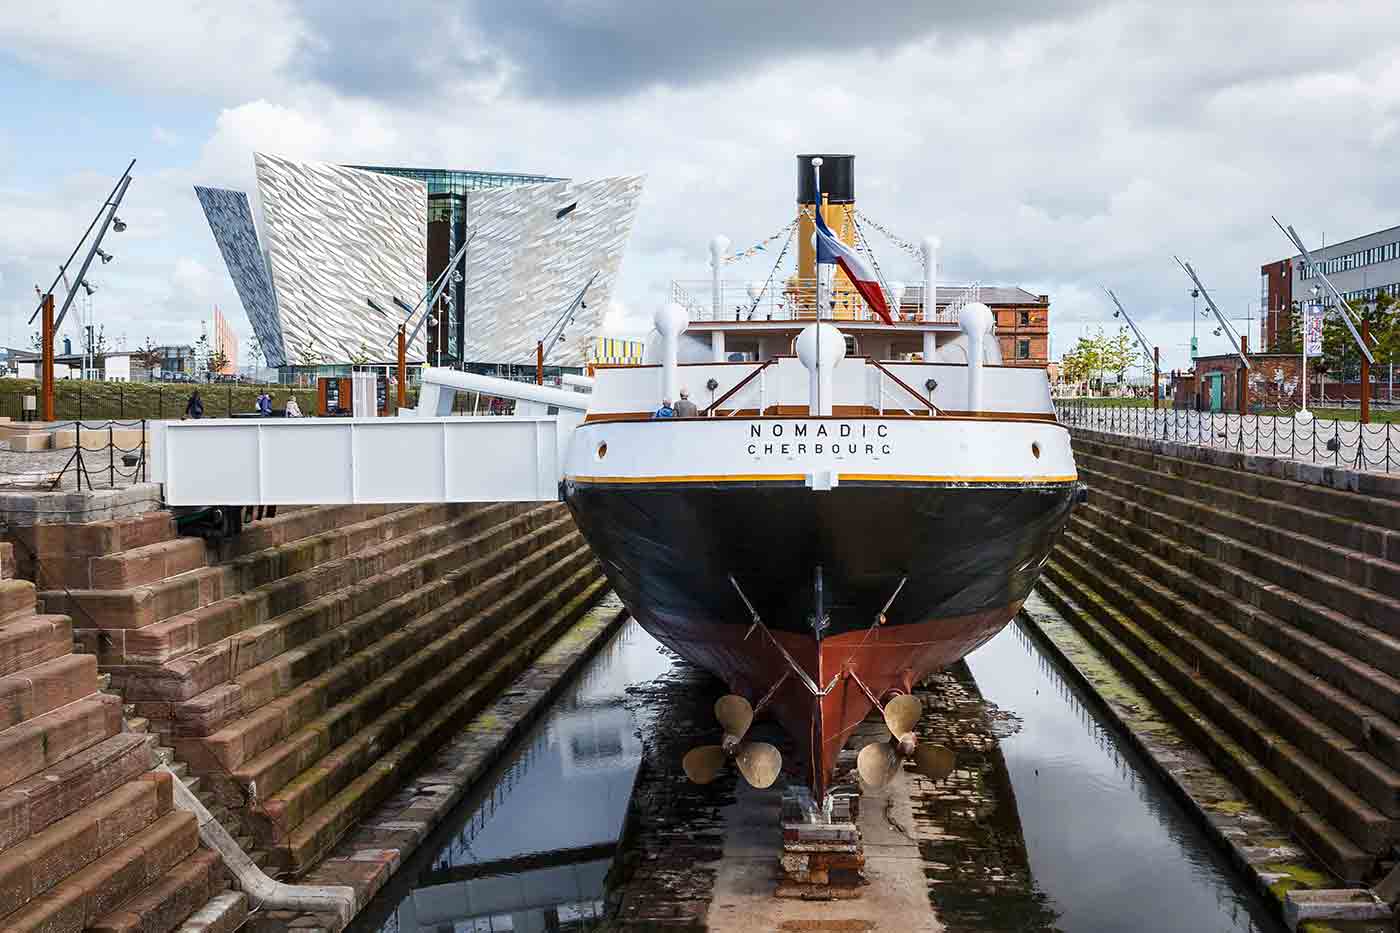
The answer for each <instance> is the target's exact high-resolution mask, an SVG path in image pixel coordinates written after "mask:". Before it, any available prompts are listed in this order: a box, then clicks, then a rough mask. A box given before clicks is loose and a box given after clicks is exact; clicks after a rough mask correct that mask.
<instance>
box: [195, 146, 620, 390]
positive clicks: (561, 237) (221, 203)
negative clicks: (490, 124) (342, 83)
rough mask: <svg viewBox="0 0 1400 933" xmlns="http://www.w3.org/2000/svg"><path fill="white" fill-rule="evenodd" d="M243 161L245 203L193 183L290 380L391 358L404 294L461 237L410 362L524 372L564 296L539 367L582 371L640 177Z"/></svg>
mask: <svg viewBox="0 0 1400 933" xmlns="http://www.w3.org/2000/svg"><path fill="white" fill-rule="evenodd" d="M253 163H254V169H255V176H256V181H257V186H256V192H255V198H250V197H249V195H248V193H247V192H244V191H236V190H230V189H225V188H210V187H201V186H196V187H195V194H196V195H197V197H198V198H199V201H200V204H201V206H202V207H203V208H204V212H205V216H206V217H207V218H208V220H209V226H210V229H211V231H212V232H213V234H214V239H215V241H216V242H217V244H218V246H219V249H220V252H221V253H222V254H223V257H224V261H225V264H226V265H227V267H228V270H229V274H230V276H231V277H232V279H233V284H234V287H235V289H236V291H237V292H238V296H239V299H240V301H241V302H242V304H243V309H244V311H245V312H246V313H247V315H248V320H249V322H250V323H251V324H252V327H253V332H254V334H255V335H256V336H257V340H258V342H259V344H260V346H261V348H262V350H263V355H264V357H265V358H266V360H267V362H268V365H269V366H276V367H279V368H281V369H282V371H283V373H284V375H287V374H289V373H290V374H292V375H293V376H295V374H297V373H301V374H306V375H309V374H312V373H315V372H321V373H323V374H326V373H327V372H328V371H334V370H340V369H343V368H344V367H346V366H347V365H353V364H364V363H369V362H378V361H384V360H387V359H389V358H391V357H392V346H393V343H394V340H395V334H396V331H397V328H398V325H399V323H400V321H401V320H402V319H403V316H404V312H403V310H402V307H401V304H407V305H409V306H413V305H416V304H418V302H419V300H420V299H421V298H423V296H424V295H425V293H426V289H427V285H428V284H429V283H431V282H433V281H436V280H437V278H438V276H439V275H440V274H441V273H442V272H443V271H444V269H445V268H446V266H447V264H448V263H449V262H450V261H451V259H452V257H453V256H455V255H456V254H457V253H458V251H459V250H460V249H461V247H462V246H463V245H466V246H467V249H466V250H465V252H464V253H463V254H462V255H461V256H460V258H459V259H458V263H457V268H456V269H455V270H452V274H451V277H450V278H449V280H448V286H447V288H446V289H445V290H444V292H443V294H442V296H441V297H440V298H439V299H438V301H437V302H436V303H435V305H434V307H433V308H431V309H430V313H429V318H428V322H427V324H426V325H425V326H424V327H423V328H422V329H421V330H420V332H419V334H418V337H417V338H416V339H415V340H414V341H413V343H412V345H411V346H410V347H409V356H410V358H411V359H413V360H415V361H424V362H427V363H430V364H432V365H442V366H458V367H465V366H473V367H475V366H480V365H493V366H499V365H502V364H504V365H522V366H523V365H529V366H531V367H533V365H534V361H535V344H536V342H537V341H538V340H540V339H542V338H543V337H544V336H545V334H546V332H548V331H549V330H550V328H551V325H553V324H554V322H555V321H556V320H558V319H559V317H560V315H561V314H563V313H565V312H566V311H568V309H569V308H570V307H571V306H575V310H574V312H573V317H572V318H571V323H572V326H571V327H570V334H571V336H572V337H573V339H572V340H571V341H568V342H558V343H555V344H554V345H553V346H551V347H550V349H549V357H548V363H549V364H550V365H551V366H581V365H582V364H583V362H584V360H585V356H586V354H587V352H588V349H589V338H590V337H592V335H593V334H594V332H595V331H596V330H597V328H598V325H599V319H600V316H601V312H602V309H604V308H605V307H607V303H608V299H609V297H610V295H611V292H612V289H613V287H614V285H615V283H616V280H617V276H618V273H619V271H620V269H621V265H622V256H623V252H624V250H625V247H626V243H627V238H628V236H629V235H630V233H631V228H632V222H633V219H634V217H635V215H636V210H637V202H638V199H639V197H640V195H641V190H642V183H643V178H642V177H641V176H636V175H624V176H616V177H611V178H600V179H595V180H588V181H575V180H572V179H567V178H554V177H550V176H545V175H523V174H507V173H500V172H476V171H455V170H446V169H429V168H403V167H392V166H351V165H338V164H334V163H328V162H305V161H295V160H292V159H286V158H282V157H280V156H275V155H269V154H265V153H255V154H254V157H253ZM580 297H581V298H582V300H581V301H578V299H580Z"/></svg>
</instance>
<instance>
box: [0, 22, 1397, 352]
mask: <svg viewBox="0 0 1400 933" xmlns="http://www.w3.org/2000/svg"><path fill="white" fill-rule="evenodd" d="M357 7H363V9H356V8H357ZM1397 39H1400V16H1397V14H1396V13H1395V8H1394V5H1393V3H1390V2H1379V0H1353V2H1349V3H1339V2H1297V0H1273V2H1269V3H1263V2H1253V0H1244V2H1239V0H1237V2H1232V3H1229V4H1221V3H1219V2H1197V0H1179V2H1177V3H1173V4H1161V3H1153V2H1109V3H1087V2H1055V0H1034V2H1031V0H981V2H977V3H968V2H956V3H954V2H945V0H896V2H876V3H867V4H856V5H852V4H849V3H837V2H835V0H808V2H804V3H793V2H787V0H782V2H778V0H772V2H765V3H759V4H754V3H750V2H739V0H709V2H705V3H695V2H673V0H650V2H645V3H643V2H635V0H634V2H626V0H558V2H549V0H499V2H494V3H493V2H486V0H479V2H474V0H458V2H454V3H435V2H431V0H400V2H397V3H378V2H377V3H373V4H360V3H355V2H339V0H313V2H303V3H296V2H292V0H243V2H240V3H227V2H224V0H123V2H120V3H100V2H96V0H90V2H65V0H50V2H45V3H26V4H19V3H9V4H4V9H3V10H0V100H3V102H4V105H3V106H0V312H3V314H4V322H5V323H4V327H3V328H0V340H3V341H4V342H5V343H7V344H9V345H19V346H23V345H27V343H28V339H29V333H30V328H29V327H28V326H27V324H26V323H25V322H26V320H27V318H28V316H29V314H30V312H31V311H32V310H33V308H34V302H35V298H34V285H35V284H36V283H38V284H40V285H42V286H47V284H48V283H49V281H50V280H51V278H52V277H53V275H54V273H55V271H56V266H57V264H58V263H59V262H61V261H62V260H63V259H64V258H65V257H66V256H67V255H68V252H69V250H70V249H71V248H72V245H73V242H74V241H75V240H76V238H77V236H78V235H79V234H80V233H81V232H82V230H83V228H84V227H85V226H86V225H87V222H88V220H89V219H90V217H91V215H92V212H93V210H94V209H95V207H96V205H97V204H98V203H100V201H101V199H102V197H103V196H104V195H105V194H106V192H107V190H108V189H109V188H110V187H111V184H112V182H113V180H114V179H115V177H116V176H117V175H118V174H120V172H121V170H122V169H123V168H124V167H125V165H126V162H127V161H128V160H129V159H131V158H135V159H137V165H136V179H135V181H134V182H133V184H132V186H131V190H130V192H129V194H128V195H127V206H124V208H123V211H122V214H123V216H124V218H125V219H126V220H127V221H128V222H129V224H130V228H129V229H128V231H127V232H126V233H124V234H122V235H121V236H120V237H116V236H115V235H113V236H112V237H111V238H110V239H109V241H108V244H107V245H108V246H109V247H110V251H111V252H113V253H115V254H117V256H118V259H117V261H115V262H113V263H112V264H111V265H110V266H106V267H102V268H99V269H98V270H97V271H95V272H94V273H92V275H91V276H90V278H91V279H92V280H93V281H95V282H97V283H98V285H99V291H98V294H97V296H96V297H95V299H94V303H95V308H96V313H97V316H98V319H99V320H100V321H103V322H105V323H106V324H107V331H108V334H109V335H119V334H125V335H126V336H127V337H128V339H129V341H130V342H131V343H132V344H138V343H140V342H142V341H143V340H144V339H145V338H146V337H147V336H150V337H153V338H155V339H156V340H157V341H160V342H166V341H188V340H190V339H192V337H193V336H194V335H195V334H197V333H198V327H199V321H200V320H201V319H204V318H207V317H208V315H209V313H210V309H211V307H212V306H213V305H214V304H216V303H217V304H219V305H220V306H222V307H223V308H224V309H225V310H226V311H227V312H229V317H230V320H231V321H233V323H234V325H235V327H236V329H238V330H239V331H240V333H242V334H243V335H244V336H245V337H246V335H247V332H248V326H247V322H246V320H245V319H244V317H243V315H242V313H241V308H240V305H239V304H238V299H237V297H236V295H235V294H234V292H233V289H232V286H231V284H230V283H229V281H228V277H227V274H226V272H225V270H224V267H223V262H222V260H221V258H220V256H219V253H218V250H217V248H216V247H215V245H214V242H213V239H212V237H211V235H210V233H209V229H208V226H207V224H206V223H205V221H204V218H203V215H202V213H201V212H200V210H199V206H198V203H197V201H196V200H195V197H194V194H193V191H192V190H191V186H192V185H194V184H196V183H199V184H213V185H222V186H231V187H241V188H248V189H251V186H252V184H253V177H252V176H253V165H252V153H253V151H254V150H264V151H268V152H272V153H278V154H281V155H285V156H288V157H292V158H305V159H324V160H331V161H337V162H352V163H353V162H361V163H387V164H394V163H398V164H406V165H432V166H444V167H453V168H480V169H492V170H500V171H522V172H537V173H542V174H550V175H567V176H572V177H575V178H583V177H589V176H597V175H603V174H618V173H632V172H639V173H645V174H646V175H647V176H648V183H647V188H646V193H645V196H644V202H643V205H642V208H641V212H640V214H639V217H638V222H637V227H636V230H635V233H634V235H633V238H632V242H631V247H630V250H629V253H628V256H627V259H626V262H625V264H624V268H623V276H622V281H621V284H620V288H619V292H618V294H617V296H616V297H617V298H618V300H619V301H621V302H622V304H623V305H624V306H625V308H626V309H627V310H628V312H630V313H632V314H634V315H637V314H643V313H648V312H649V311H650V310H651V309H653V308H654V307H656V306H657V305H658V304H659V303H660V302H662V301H664V300H665V295H666V292H667V284H668V282H669V281H670V280H671V279H672V278H704V277H705V276H706V275H707V272H706V266H705V263H706V243H707V241H708V240H709V238H710V237H711V236H713V235H714V234H715V233H724V234H726V235H728V236H729V237H730V238H731V240H733V241H734V243H735V245H736V246H738V247H742V246H745V245H748V244H750V243H752V242H754V241H756V240H759V239H761V238H763V237H765V236H767V235H768V234H770V233H773V232H774V231H775V230H777V229H778V228H780V227H781V226H782V225H783V224H784V223H785V222H786V221H787V220H788V219H789V218H790V217H791V216H792V215H793V210H794V208H793V199H794V191H793V185H794V170H795V169H794V160H793V156H794V154H795V153H797V152H800V151H848V152H854V153H856V154H857V157H858V158H857V163H856V164H857V195H858V198H859V201H860V204H861V207H862V209H863V210H864V212H865V213H866V214H868V215H869V216H871V217H872V218H874V219H875V220H877V221H879V222H880V223H882V224H883V225H885V226H886V227H888V228H889V229H891V230H893V231H895V232H896V233H899V234H901V235H902V236H904V237H907V238H909V239H918V238H919V237H920V236H922V235H924V234H926V233H934V234H937V235H938V236H940V237H941V238H942V240H943V243H944V247H945V252H944V257H943V263H942V264H943V280H944V281H949V282H970V281H981V282H983V283H988V284H991V283H996V284H1014V285H1021V286H1023V287H1025V288H1028V289H1030V290H1031V291H1033V292H1044V293H1048V294H1049V295H1050V296H1051V302H1052V316H1053V320H1054V328H1053V338H1054V347H1055V354H1056V355H1058V354H1059V352H1061V351H1062V350H1063V349H1065V348H1068V347H1069V346H1070V345H1071V344H1072V343H1073V341H1074V339H1075V338H1076V337H1078V336H1079V334H1080V333H1081V332H1082V331H1083V330H1084V329H1085V328H1089V329H1092V328H1094V327H1096V326H1099V325H1107V324H1109V323H1110V322H1111V318H1110V313H1111V308H1110V307H1109V306H1108V302H1107V299H1106V298H1105V297H1104V296H1103V295H1102V293H1101V292H1100V290H1099V285H1100V283H1104V284H1108V285H1109V286H1110V287H1112V288H1114V290H1115V291H1117V292H1118V294H1119V296H1120V297H1121V298H1122V299H1123V300H1124V302H1125V303H1126V304H1127V305H1128V306H1129V308H1130V309H1135V310H1136V311H1137V313H1138V315H1139V316H1140V317H1141V318H1142V321H1143V325H1144V329H1145V330H1146V331H1147V333H1148V336H1149V338H1150V339H1152V340H1153V341H1154V342H1157V343H1160V344H1161V346H1162V350H1163V355H1164V358H1165V360H1166V362H1167V364H1168V365H1180V364H1182V363H1183V362H1185V360H1186V359H1187V352H1188V351H1187V344H1188V341H1189V340H1190V333H1191V312H1190V303H1191V299H1190V297H1189V289H1190V286H1189V282H1188V281H1187V280H1186V279H1185V277H1184V276H1183V274H1182V273H1181V271H1180V270H1179V269H1177V267H1176V265H1175V264H1174V263H1173V262H1172V259H1171V256H1172V254H1173V253H1179V254H1181V255H1182V256H1184V257H1185V258H1188V259H1189V260H1191V261H1192V262H1193V264H1194V265H1196V267H1197V268H1198V269H1199V270H1200V272H1201V274H1202V276H1203V278H1204V279H1205V282H1206V284H1207V286H1208V287H1210V288H1211V289H1212V291H1213V294H1214V295H1215V296H1216V299H1217V301H1218V302H1219V303H1220V304H1221V305H1222V307H1224V308H1225V309H1226V310H1227V312H1229V313H1230V314H1231V315H1234V316H1239V317H1241V318H1243V317H1245V316H1246V314H1247V313H1250V310H1251V309H1254V310H1253V312H1252V313H1253V314H1254V316H1255V317H1256V324H1255V333H1257V314H1258V312H1257V305H1258V302H1259V266H1260V264H1261V263H1263V262H1266V261H1271V260H1274V259H1278V258H1282V257H1283V256H1285V255H1288V253H1289V252H1291V251H1290V250H1289V249H1288V248H1287V243H1286V241H1284V240H1283V238H1282V236H1281V235H1280V234H1279V233H1278V231H1277V230H1276V229H1275V228H1274V227H1273V225H1272V223H1271V222H1270V220H1269V215H1270V213H1278V214H1279V215H1280V216H1281V217H1282V218H1283V219H1285V220H1286V221H1288V222H1291V223H1293V224H1294V225H1295V226H1296V227H1297V228H1298V229H1299V231H1300V232H1301V233H1302V234H1303V235H1304V237H1305V239H1307V240H1308V241H1309V242H1314V243H1315V242H1318V241H1320V240H1321V239H1322V238H1323V237H1324V236H1325V237H1326V238H1327V240H1328V241H1329V242H1330V241H1334V240H1337V239H1341V238H1347V237H1350V236H1354V235H1358V234H1361V233H1364V232H1369V231H1371V230H1374V229H1378V228H1381V227H1385V226H1390V225H1393V224H1395V223H1396V222H1397V216H1396V212H1395V211H1394V209H1393V206H1394V205H1395V204H1396V203H1397V199H1396V195H1397V193H1400V190H1398V189H1400V172H1397V170H1396V166H1397V165H1400V161H1397V157H1396V153H1397V152H1400V145H1398V143H1400V140H1397V129H1398V128H1400V124H1398V123H1397V119H1400V58H1397V57H1396V56H1395V55H1394V52H1393V50H1394V47H1395V45H1396V40H1397ZM876 242H877V243H878V242H879V240H878V239H877V240H876ZM882 264H883V265H884V267H885V269H886V271H887V272H888V273H889V275H890V277H891V278H898V277H905V278H908V279H909V280H910V281H918V279H919V273H918V270H917V267H916V266H915V265H913V264H912V263H911V261H909V260H907V258H904V257H903V256H902V254H901V253H900V252H898V251H897V250H894V249H889V250H887V251H886V252H885V253H884V254H883V257H882ZM731 270H732V272H733V273H734V275H735V277H741V278H762V277H763V276H764V275H765V274H766V272H767V269H766V268H764V267H763V266H762V263H756V264H755V265H753V266H752V267H741V266H733V267H731ZM1238 326H1239V327H1240V328H1241V329H1243V328H1244V323H1243V322H1240V324H1239V325H1238ZM1201 333H1202V337H1203V343H1202V348H1203V351H1209V350H1213V349H1219V348H1221V347H1222V346H1223V344H1222V343H1221V342H1219V341H1217V340H1215V339H1213V338H1212V337H1210V336H1209V332H1208V328H1205V327H1202V330H1201Z"/></svg>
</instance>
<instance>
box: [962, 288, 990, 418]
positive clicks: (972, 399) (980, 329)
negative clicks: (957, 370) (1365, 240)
mask: <svg viewBox="0 0 1400 933" xmlns="http://www.w3.org/2000/svg"><path fill="white" fill-rule="evenodd" d="M995 320H996V319H995V318H994V317H993V316H992V309H991V308H989V307H987V306H986V305H984V304H982V302H980V301H974V302H970V303H969V304H968V305H967V306H965V307H964V308H963V309H962V313H961V314H959V315H958V323H959V324H960V325H961V326H962V331H963V333H964V334H965V335H967V409H968V411H982V360H983V354H984V353H985V352H986V347H985V346H984V344H985V343H986V341H987V339H988V337H989V335H990V334H991V330H992V324H993V322H994V321H995Z"/></svg>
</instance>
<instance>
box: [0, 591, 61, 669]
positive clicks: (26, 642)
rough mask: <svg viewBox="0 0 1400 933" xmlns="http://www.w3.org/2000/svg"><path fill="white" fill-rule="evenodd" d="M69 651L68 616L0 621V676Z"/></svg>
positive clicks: (33, 616)
mask: <svg viewBox="0 0 1400 933" xmlns="http://www.w3.org/2000/svg"><path fill="white" fill-rule="evenodd" d="M18 582H22V581H18ZM72 651H73V626H72V623H71V622H70V621H69V619H68V616H61V615H31V616H27V617H24V618H19V619H11V620H10V621H8V622H0V676H2V675H9V674H14V673H16V672H18V671H22V670H24V669H25V668H29V667H34V666H35V665H38V664H42V663H43V662H45V661H52V660H53V659H55V658H61V657H64V656H65V655H68V654H71V653H72Z"/></svg>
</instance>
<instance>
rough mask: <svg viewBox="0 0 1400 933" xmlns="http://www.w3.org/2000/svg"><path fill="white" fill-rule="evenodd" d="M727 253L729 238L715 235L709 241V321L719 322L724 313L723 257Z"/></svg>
mask: <svg viewBox="0 0 1400 933" xmlns="http://www.w3.org/2000/svg"><path fill="white" fill-rule="evenodd" d="M728 252H729V237H727V236H725V235H724V234H722V233H720V234H716V235H715V237H714V239H712V240H710V289H711V295H710V320H712V321H718V320H720V315H721V314H722V313H723V311H724V281H723V279H721V278H720V276H722V275H723V274H724V257H725V254H726V253H728Z"/></svg>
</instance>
